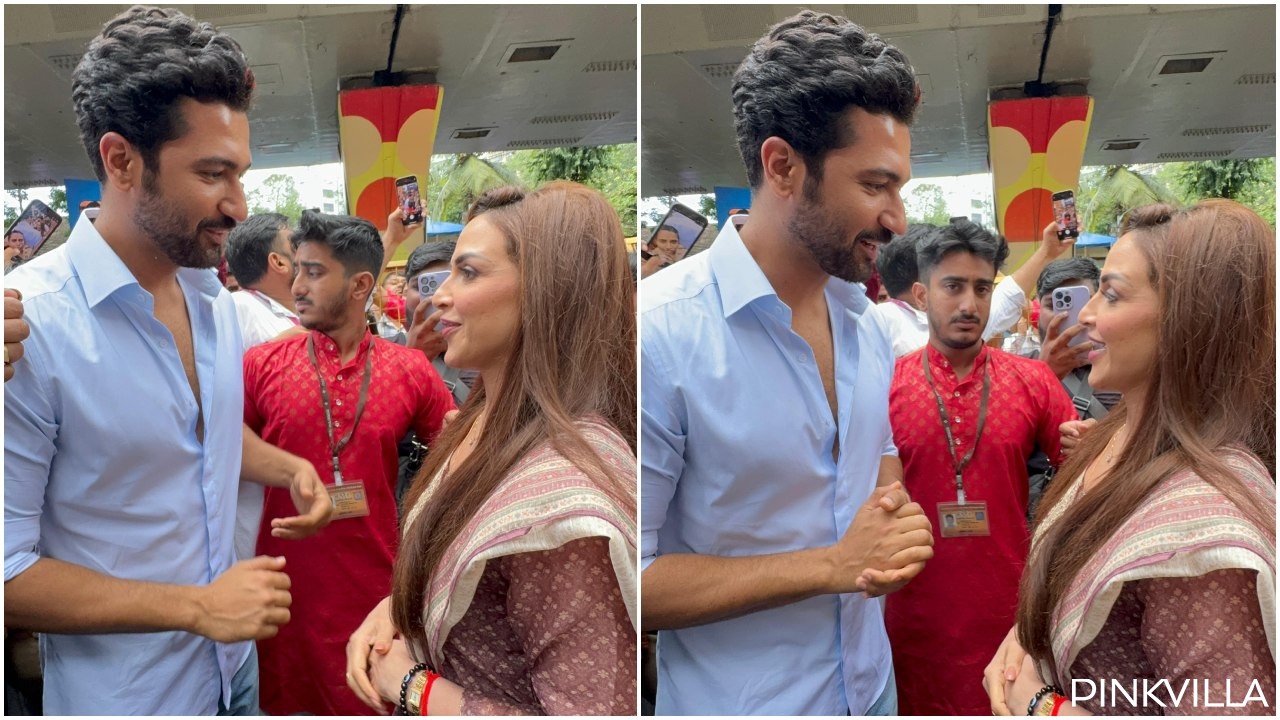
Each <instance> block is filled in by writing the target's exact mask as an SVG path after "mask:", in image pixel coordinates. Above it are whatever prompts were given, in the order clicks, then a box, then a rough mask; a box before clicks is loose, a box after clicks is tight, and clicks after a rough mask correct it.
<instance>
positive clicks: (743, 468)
mask: <svg viewBox="0 0 1280 720" xmlns="http://www.w3.org/2000/svg"><path fill="white" fill-rule="evenodd" d="M918 102H919V92H918V89H917V85H916V81H915V74H914V72H913V71H912V69H911V66H910V65H909V64H908V63H907V60H906V58H905V57H903V55H902V53H900V52H899V51H898V50H896V49H895V48H893V47H891V46H889V45H887V44H886V43H885V42H884V41H883V40H881V39H880V38H879V37H877V36H876V35H872V34H870V33H868V32H866V31H865V30H864V29H863V28H861V27H859V26H858V25H855V24H853V23H851V22H849V21H848V20H846V19H844V18H839V17H835V16H832V15H826V14H819V13H815V12H812V11H807V10H806V11H804V12H801V13H800V14H798V15H796V16H793V17H791V18H788V19H787V20H784V21H782V22H781V23H779V24H778V25H775V26H774V27H773V28H771V29H770V30H769V33H768V34H767V35H766V36H765V37H764V38H761V39H760V40H759V41H758V42H757V43H756V44H755V46H754V47H753V48H752V50H751V51H750V53H749V54H748V56H747V58H746V59H745V60H744V61H743V63H742V65H741V66H740V67H739V68H738V71H737V72H736V73H735V75H734V79H733V104H734V119H735V126H736V129H737V136H738V145H739V148H740V150H741V152H742V158H743V162H744V163H745V164H746V170H747V179H748V181H749V183H750V184H751V188H752V202H751V216H750V217H751V221H750V222H749V223H746V224H742V223H741V222H738V221H740V220H745V216H737V217H734V218H731V220H732V221H733V222H730V223H728V224H726V226H725V228H724V229H723V230H722V231H721V232H720V236H719V237H718V238H717V240H716V242H715V243H713V244H712V245H711V248H710V249H709V250H707V251H706V252H704V253H701V254H699V255H695V256H693V257H691V258H688V259H685V260H682V261H680V262H678V263H676V264H675V265H674V266H672V267H671V268H668V269H667V270H666V271H665V272H661V273H658V274H656V275H654V276H653V277H651V278H649V279H646V280H645V281H644V287H643V292H642V293H641V295H642V305H641V310H640V317H641V319H640V322H641V338H642V340H641V344H642V350H641V358H642V360H641V361H642V364H643V370H642V377H643V381H642V383H641V385H642V387H641V433H642V438H643V440H642V443H641V447H642V448H643V451H642V457H641V468H642V469H641V484H642V488H643V489H642V495H641V498H642V502H641V530H642V535H641V552H642V560H641V563H642V567H643V568H644V570H643V579H642V582H641V587H642V590H641V594H642V608H643V614H642V624H643V629H644V630H659V631H660V632H659V639H658V692H657V707H656V711H657V714H659V715H676V714H708V715H739V714H765V715H803V714H819V715H846V714H852V715H868V714H872V715H877V714H894V712H895V710H896V702H895V700H894V695H895V692H894V682H893V677H892V664H891V660H890V652H889V643H888V638H887V637H886V635H885V630H884V625H883V621H882V617H881V608H880V602H879V601H878V600H873V599H871V598H870V597H869V596H872V595H881V594H884V593H889V592H892V591H894V590H897V589H898V588H900V587H902V585H903V584H904V583H906V582H908V581H909V580H910V579H911V578H912V577H914V576H915V575H916V574H917V573H919V572H920V570H921V569H922V568H923V567H924V563H925V561H927V560H928V559H929V557H930V556H931V554H932V552H931V549H930V545H931V543H932V539H933V535H932V533H931V532H930V530H929V521H928V519H926V518H925V516H924V514H923V511H922V510H921V508H920V506H919V505H917V504H915V503H912V502H910V500H909V498H908V497H907V495H906V493H905V492H904V491H903V489H902V486H901V484H900V483H899V482H898V481H899V480H900V479H901V473H902V470H901V465H900V464H899V462H898V458H897V451H896V450H895V449H894V446H893V439H892V437H891V435H890V427H889V417H888V400H889V382H890V378H891V377H892V372H893V354H892V351H891V349H890V346H889V340H888V338H887V337H886V336H885V334H884V331H883V329H882V327H881V325H880V323H878V322H872V321H871V316H870V315H869V314H868V313H869V309H870V304H871V303H870V301H869V299H868V298H867V296H866V294H865V293H864V292H863V291H861V290H860V289H858V288H856V287H855V286H854V285H853V283H854V282H855V281H862V282H865V281H866V280H867V279H869V278H870V276H871V273H872V270H873V265H874V263H875V258H876V251H877V249H878V248H879V246H881V245H883V244H884V243H886V242H888V240H889V238H890V237H891V236H892V234H893V233H902V232H905V231H906V218H905V213H904V211H903V206H902V199H901V196H900V193H901V190H902V186H903V184H904V183H906V182H907V180H908V179H909V177H910V175H911V166H910V165H911V161H910V155H911V142H910V138H909V136H908V125H909V124H910V122H911V120H912V117H913V115H914V113H915V110H916V107H917V105H918ZM855 348H856V350H855ZM762 388H767V389H768V391H767V392H761V389H762ZM979 690H981V688H980V687H979Z"/></svg>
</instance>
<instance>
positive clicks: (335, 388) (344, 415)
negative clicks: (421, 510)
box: [244, 213, 454, 715]
mask: <svg viewBox="0 0 1280 720" xmlns="http://www.w3.org/2000/svg"><path fill="white" fill-rule="evenodd" d="M293 242H294V246H295V248H296V251H297V255H296V262H297V265H298V270H299V271H298V276H297V278H296V279H295V280H294V284H293V294H294V297H295V300H296V305H297V312H298V317H299V319H300V320H301V322H302V324H303V326H305V327H306V328H307V329H308V330H310V331H311V332H309V333H307V334H306V335H300V336H297V337H293V338H289V339H287V340H282V341H279V342H275V343H268V344H266V345H260V346H258V347H256V348H253V349H252V350H250V351H249V352H248V353H247V354H246V355H245V359H244V363H245V365H244V385H245V422H246V423H247V424H248V425H249V427H251V428H253V430H254V431H256V432H258V433H259V434H260V435H261V436H262V438H263V439H264V440H266V441H267V442H269V443H271V444H272V445H275V446H276V447H279V448H283V449H286V450H288V451H290V452H292V453H294V454H296V455H299V456H301V457H304V458H306V459H307V460H309V461H311V463H312V464H314V465H315V468H316V470H317V472H319V473H320V477H321V479H323V480H324V481H325V484H326V485H327V486H328V488H329V491H330V495H331V497H332V498H333V499H334V503H335V511H334V516H333V517H334V519H333V521H332V522H331V523H330V525H329V527H328V528H326V529H325V530H324V531H323V532H321V533H320V534H318V535H316V536H314V537H312V538H309V539H307V540H305V541H302V542H298V541H291V542H285V541H282V540H277V539H275V538H273V537H271V522H272V520H274V519H275V518H279V517H284V516H288V515H292V514H293V511H292V509H291V508H292V507H293V503H292V501H291V499H290V497H289V493H288V492H287V491H280V492H275V491H274V490H273V489H268V490H267V492H266V498H265V503H264V507H263V515H262V527H261V528H260V531H259V534H258V548H257V550H258V554H259V555H272V556H279V555H283V556H284V557H285V558H286V559H287V562H286V564H285V572H286V573H288V575H289V578H290V579H291V580H292V583H293V586H292V593H293V606H292V607H291V608H290V610H291V612H292V618H291V620H290V622H289V623H288V625H286V626H283V627H282V628H281V630H280V634H279V635H277V636H276V637H274V638H271V639H269V640H262V641H259V643H258V651H259V656H260V660H259V667H260V672H261V706H262V708H263V710H265V711H266V712H267V713H269V714H272V715H288V714H294V713H311V714H316V715H362V714H369V713H370V710H369V708H368V707H367V706H365V704H364V703H362V702H360V701H359V700H358V699H357V698H356V696H355V695H354V694H353V693H352V692H351V690H350V689H348V688H347V683H346V644H347V639H348V638H349V637H350V636H351V633H352V632H353V631H354V630H355V629H356V628H357V627H359V625H360V623H361V622H362V621H363V620H364V618H365V616H366V615H368V613H369V611H370V610H372V609H373V607H374V606H375V605H377V604H378V602H379V601H381V600H382V598H384V597H386V596H387V595H388V594H390V592H391V571H392V565H393V563H394V561H395V555H396V548H397V543H398V540H399V528H398V523H397V517H396V502H395V486H396V471H397V468H398V458H397V453H396V442H397V441H398V440H399V439H400V438H402V437H404V435H405V433H406V432H407V431H408V430H410V429H412V430H414V431H415V432H416V433H418V436H419V437H423V438H429V439H431V440H434V438H435V437H436V435H437V434H438V433H439V431H440V427H441V425H442V423H443V419H444V414H445V413H446V412H448V411H449V410H452V409H453V408H454V404H453V399H452V397H451V395H450V394H449V390H448V389H447V388H446V387H445V385H444V383H443V382H442V381H441V380H440V376H439V375H438V374H437V373H436V371H435V369H434V368H432V366H431V362H430V361H429V360H427V358H426V356H424V355H423V354H422V353H420V352H417V351H415V350H410V349H408V348H404V347H401V346H399V345H395V344H393V343H389V342H386V341H385V340H382V339H380V338H377V337H375V336H373V335H372V334H370V333H369V330H368V327H367V325H366V324H365V317H364V307H365V300H366V299H367V298H368V296H369V294H370V293H371V292H372V291H373V288H374V278H375V277H376V275H377V272H378V269H379V268H380V266H381V264H382V244H381V242H380V241H379V239H378V232H377V230H376V229H375V228H374V226H373V225H372V224H371V223H369V222H367V221H364V220H360V219H358V218H346V217H336V216H324V215H319V214H318V213H316V214H312V213H307V214H305V215H304V216H303V219H302V223H301V227H300V228H299V230H298V231H297V233H296V234H295V235H294V240H293ZM366 376H367V377H366ZM330 428H331V431H330ZM428 442H430V440H429V441H428ZM335 447H336V448H337V453H336V457H337V461H336V468H335V460H334V457H335V453H334V449H335ZM339 479H340V480H341V482H340V483H339V482H338V480H339Z"/></svg>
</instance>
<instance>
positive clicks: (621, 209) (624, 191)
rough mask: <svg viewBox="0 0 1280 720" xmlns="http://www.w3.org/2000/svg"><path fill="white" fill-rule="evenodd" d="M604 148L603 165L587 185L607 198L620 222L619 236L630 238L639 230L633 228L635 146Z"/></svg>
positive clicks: (635, 189) (635, 184) (635, 196)
mask: <svg viewBox="0 0 1280 720" xmlns="http://www.w3.org/2000/svg"><path fill="white" fill-rule="evenodd" d="M605 147H606V149H607V150H608V154H607V156H606V158H605V159H606V162H605V164H604V166H602V167H601V168H599V169H597V170H596V172H595V174H594V175H593V176H592V177H591V178H590V179H589V180H588V182H587V185H589V186H591V187H594V188H596V189H597V190H599V191H600V192H601V193H602V194H604V196H605V197H606V198H608V200H609V204H610V205H612V206H613V209H614V211H615V212H617V213H618V220H619V221H620V222H621V223H622V234H623V235H625V236H626V237H633V236H634V235H635V234H636V232H637V231H638V229H639V228H638V227H637V225H636V202H637V201H638V197H639V193H638V190H639V186H638V183H637V176H636V146H635V143H629V144H625V145H607V146H605Z"/></svg>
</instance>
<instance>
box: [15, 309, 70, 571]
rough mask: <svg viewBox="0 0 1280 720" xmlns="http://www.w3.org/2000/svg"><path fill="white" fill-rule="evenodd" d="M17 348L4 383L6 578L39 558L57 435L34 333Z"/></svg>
mask: <svg viewBox="0 0 1280 720" xmlns="http://www.w3.org/2000/svg"><path fill="white" fill-rule="evenodd" d="M32 324H33V328H34V323H32ZM33 332H34V330H33ZM22 349H23V357H22V359H20V360H19V361H18V362H16V363H14V365H13V371H14V374H13V378H12V379H11V380H10V381H9V382H7V383H5V384H4V581H5V582H9V581H10V580H12V579H14V578H15V577H17V576H18V575H20V574H22V573H23V572H24V571H26V569H27V568H29V567H31V566H32V565H34V564H35V563H36V560H38V559H39V557H40V556H39V551H38V546H39V544H40V515H41V513H43V511H44V494H45V486H46V485H48V483H49V467H50V465H51V464H52V462H53V456H54V452H55V446H54V442H55V441H56V440H57V438H58V422H57V414H56V413H55V412H54V409H53V404H52V402H51V399H52V398H53V394H52V392H51V390H50V388H49V387H48V385H47V383H46V381H45V379H44V377H43V376H44V373H45V372H46V371H47V368H48V367H49V366H48V364H47V362H48V361H47V359H46V358H45V357H44V356H43V353H42V352H41V351H40V347H39V344H38V342H37V341H36V339H35V338H34V337H33V338H32V339H29V340H27V341H26V342H24V343H23V346H22Z"/></svg>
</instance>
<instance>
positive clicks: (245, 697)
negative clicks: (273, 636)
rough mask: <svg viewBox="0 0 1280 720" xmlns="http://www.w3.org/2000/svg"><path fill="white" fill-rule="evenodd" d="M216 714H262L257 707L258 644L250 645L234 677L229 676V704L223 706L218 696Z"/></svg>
mask: <svg viewBox="0 0 1280 720" xmlns="http://www.w3.org/2000/svg"><path fill="white" fill-rule="evenodd" d="M218 714H219V715H261V714H262V711H261V709H259V708H258V646H257V645H256V644H255V645H253V646H251V648H250V650H249V657H248V658H246V659H245V661H244V665H241V666H240V669H239V670H237V671H236V674H235V677H233V678H231V706H230V707H226V706H224V705H223V704H222V699H221V698H219V699H218Z"/></svg>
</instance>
